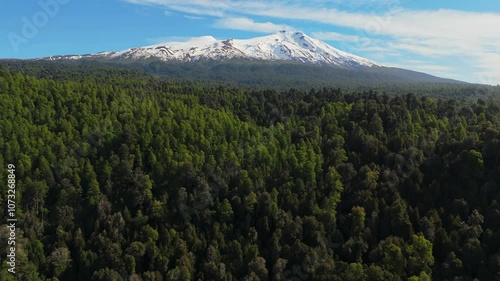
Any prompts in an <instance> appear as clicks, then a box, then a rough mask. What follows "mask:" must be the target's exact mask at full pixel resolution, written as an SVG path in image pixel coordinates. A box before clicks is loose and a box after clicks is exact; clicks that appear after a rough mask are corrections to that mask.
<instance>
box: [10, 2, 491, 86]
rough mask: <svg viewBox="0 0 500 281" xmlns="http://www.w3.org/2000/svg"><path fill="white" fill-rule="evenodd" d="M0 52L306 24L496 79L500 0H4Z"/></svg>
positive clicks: (459, 72) (372, 49) (250, 33)
mask: <svg viewBox="0 0 500 281" xmlns="http://www.w3.org/2000/svg"><path fill="white" fill-rule="evenodd" d="M0 5H1V9H0V36H1V38H2V39H1V40H0V58H36V57H42V56H49V55H57V54H86V53H93V52H99V51H116V50H122V49H127V48H130V47H139V46H145V45H151V44H156V43H161V42H167V41H182V40H187V39H189V38H191V37H197V36H204V35H211V36H214V37H216V38H218V39H226V38H239V39H244V38H251V37H255V36H261V35H266V34H270V33H274V32H276V31H278V30H281V29H290V30H298V31H303V32H305V33H306V34H308V35H310V36H312V37H314V38H317V39H320V40H323V41H325V42H327V43H329V44H331V45H332V46H334V47H336V48H338V49H341V50H343V51H347V52H351V53H354V54H356V55H359V56H363V57H366V58H369V59H371V60H374V61H377V62H379V63H382V64H385V65H389V66H397V67H402V68H407V69H413V70H417V71H422V72H426V73H430V74H434V75H437V76H442V77H449V78H455V79H459V80H464V81H468V82H476V83H483V84H495V85H496V84H500V1H492V0H476V1H452V0H442V1H430V0H350V1H348V0H309V1H301V0H283V1H270V0H256V1H241V0H221V1H213V0H194V1H182V0H86V1H82V0H38V1H31V0H26V1H3V3H2V4H0Z"/></svg>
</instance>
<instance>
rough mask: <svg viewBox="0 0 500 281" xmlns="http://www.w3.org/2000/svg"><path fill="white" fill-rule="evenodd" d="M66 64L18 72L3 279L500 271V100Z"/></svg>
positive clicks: (8, 125) (1, 146) (8, 94)
mask: <svg viewBox="0 0 500 281" xmlns="http://www.w3.org/2000/svg"><path fill="white" fill-rule="evenodd" d="M42 76H43V75H42ZM61 77H65V78H61V79H57V80H52V79H43V78H33V77H30V76H25V75H23V74H20V73H15V72H12V71H8V70H6V69H3V68H0V167H2V168H1V169H0V183H1V184H0V186H1V188H2V190H1V192H0V202H1V206H2V208H1V210H2V216H3V218H6V217H7V213H6V211H7V207H6V206H7V184H6V183H7V182H8V171H7V165H8V164H13V165H15V167H16V169H15V175H16V183H17V199H16V200H17V204H18V209H17V216H18V232H17V240H18V250H17V251H18V252H17V268H16V269H17V274H16V275H12V274H10V273H8V272H7V270H6V268H7V263H6V262H5V258H6V255H7V252H6V251H7V248H8V245H7V237H8V235H9V233H8V231H7V228H6V227H5V226H2V228H1V231H0V236H1V238H0V242H1V247H2V248H1V252H2V254H1V255H0V259H1V261H2V264H1V267H2V270H1V273H0V279H1V280H47V279H49V280H151V281H152V280H155V281H158V280H325V281H326V280H333V281H335V280H404V281H406V280H412V281H416V280H431V278H432V280H474V279H477V280H500V189H499V184H500V106H499V104H498V103H495V102H493V101H484V100H480V99H478V100H473V101H470V100H469V101H464V100H455V99H437V98H432V97H428V96H420V95H414V94H407V93H401V95H394V96H390V95H385V94H379V93H375V92H365V93H357V94H351V93H344V92H342V91H341V90H339V89H330V88H323V89H321V90H311V91H301V90H293V89H291V90H287V91H283V92H278V91H275V90H255V91H251V90H242V89H238V88H231V87H223V86H213V85H201V84H196V83H192V82H191V83H188V82H186V83H179V82H169V81H166V80H164V79H162V78H155V77H150V76H147V75H143V76H139V75H136V74H134V73H131V72H126V71H116V72H107V73H103V72H99V71H96V72H95V73H92V72H84V73H79V75H78V76H76V75H73V76H72V75H67V77H66V76H64V75H61ZM72 77H74V78H72ZM4 223H5V222H4ZM4 251H5V252H4ZM50 278H52V279H50Z"/></svg>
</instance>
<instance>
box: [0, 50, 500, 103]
mask: <svg viewBox="0 0 500 281" xmlns="http://www.w3.org/2000/svg"><path fill="white" fill-rule="evenodd" d="M0 64H2V65H4V66H5V67H6V68H8V69H10V70H11V71H14V72H21V73H23V74H25V75H29V76H34V77H37V78H46V79H47V78H50V79H55V80H60V79H67V78H68V77H67V76H68V75H69V74H70V75H73V76H74V75H75V74H78V76H81V74H83V75H84V76H86V73H89V72H90V73H95V72H96V70H97V71H98V72H100V74H101V75H106V73H105V72H106V71H105V70H106V69H112V71H110V72H111V73H113V75H114V74H115V73H116V71H117V69H120V72H122V73H123V72H127V71H128V72H131V71H135V73H136V75H138V76H145V75H146V73H149V74H152V75H157V76H160V77H168V79H175V80H176V81H178V82H184V81H186V80H189V81H193V80H195V81H198V83H200V82H202V81H203V83H204V84H214V83H218V84H221V83H224V84H225V85H230V86H231V87H238V88H242V89H245V90H256V89H273V90H276V91H284V90H288V89H290V88H295V89H298V90H302V91H309V89H311V88H323V87H334V88H341V89H342V90H343V91H346V92H363V91H370V90H371V91H378V92H380V93H388V94H404V93H408V92H411V93H414V94H419V95H425V96H432V97H440V98H449V97H453V98H459V99H473V100H477V99H479V98H481V99H483V100H492V99H494V100H497V101H500V86H496V87H493V86H487V85H480V84H468V83H464V82H459V81H454V80H450V79H443V78H437V77H434V76H430V75H427V74H423V73H419V72H414V71H409V70H404V69H398V68H389V67H368V68H360V69H346V68H341V67H333V66H322V65H309V64H303V63H297V62H276V61H271V62H266V61H258V60H242V59H231V60H227V61H210V60H208V61H199V62H189V63H185V62H175V61H169V62H164V61H160V60H93V59H82V60H56V61H47V60H0ZM108 72H109V71H108Z"/></svg>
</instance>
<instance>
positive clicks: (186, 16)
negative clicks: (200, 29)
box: [184, 15, 204, 20]
mask: <svg viewBox="0 0 500 281" xmlns="http://www.w3.org/2000/svg"><path fill="white" fill-rule="evenodd" d="M184 17H185V18H187V19H190V20H202V19H204V17H198V16H189V15H185V16H184Z"/></svg>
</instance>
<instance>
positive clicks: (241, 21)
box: [214, 18, 294, 33]
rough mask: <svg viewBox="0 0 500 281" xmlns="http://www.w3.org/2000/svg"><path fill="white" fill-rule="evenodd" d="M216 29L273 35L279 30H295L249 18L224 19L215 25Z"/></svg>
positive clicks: (286, 26)
mask: <svg viewBox="0 0 500 281" xmlns="http://www.w3.org/2000/svg"><path fill="white" fill-rule="evenodd" d="M214 26H215V27H219V28H225V29H235V30H245V31H253V32H263V33H272V32H276V31H279V30H293V29H294V28H293V27H290V26H288V25H283V24H274V23H272V22H256V21H254V20H252V19H249V18H223V19H219V20H217V21H216V22H215V24H214Z"/></svg>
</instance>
